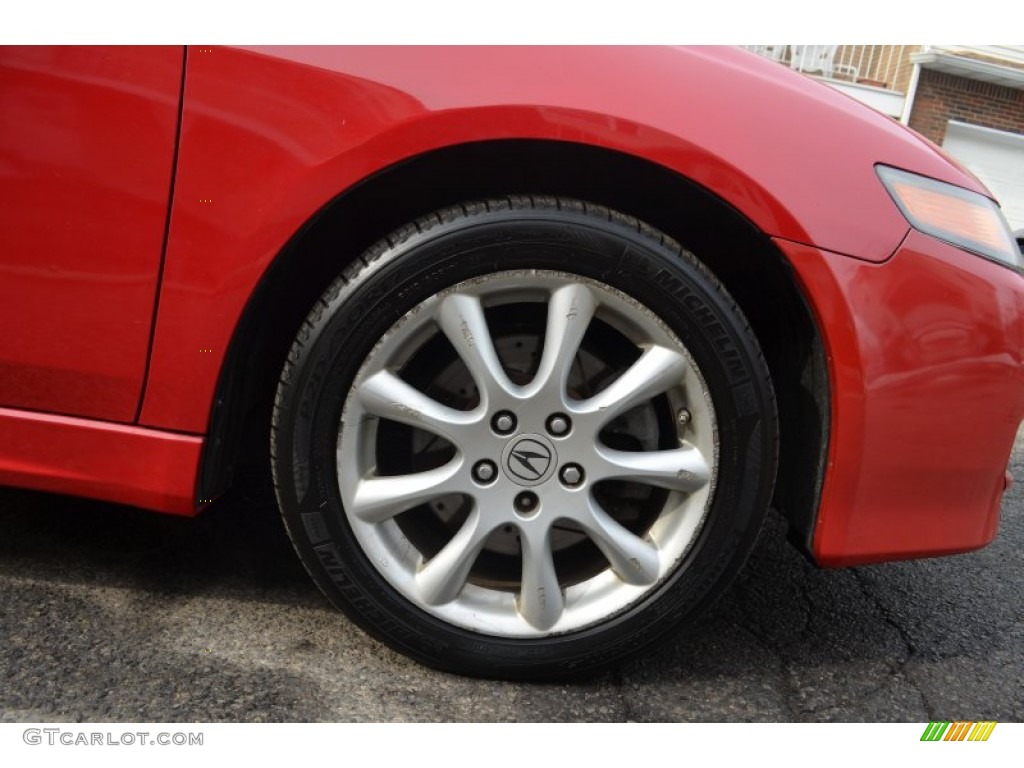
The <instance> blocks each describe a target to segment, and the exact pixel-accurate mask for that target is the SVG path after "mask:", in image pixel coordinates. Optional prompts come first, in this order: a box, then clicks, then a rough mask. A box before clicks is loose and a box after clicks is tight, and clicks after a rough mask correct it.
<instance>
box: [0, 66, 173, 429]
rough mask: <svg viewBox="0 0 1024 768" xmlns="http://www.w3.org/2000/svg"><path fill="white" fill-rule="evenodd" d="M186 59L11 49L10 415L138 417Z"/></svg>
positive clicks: (5, 198) (6, 308)
mask: <svg viewBox="0 0 1024 768" xmlns="http://www.w3.org/2000/svg"><path fill="white" fill-rule="evenodd" d="M184 56H185V54H184V49H183V48H180V47H162V48H160V47H139V48H129V47H104V48H69V47H25V48H0V190H2V203H3V204H2V205H0V407H8V408H26V409H32V410H38V411H48V412H52V413H60V414H70V415H77V416H87V417H92V418H98V419H106V420H111V421H133V420H134V419H135V417H136V412H137V410H138V405H139V398H140V396H141V393H142V387H143V384H144V381H143V380H144V377H145V372H146V359H147V354H148V349H149V342H150V334H151V331H152V324H153V313H154V303H155V301H156V293H157V284H158V280H159V275H160V262H161V254H162V251H163V244H164V234H165V230H166V226H167V209H168V203H169V200H170V194H171V184H172V177H173V166H174V150H175V143H176V139H177V130H178V112H179V105H180V101H181V96H182V75H183V67H184Z"/></svg>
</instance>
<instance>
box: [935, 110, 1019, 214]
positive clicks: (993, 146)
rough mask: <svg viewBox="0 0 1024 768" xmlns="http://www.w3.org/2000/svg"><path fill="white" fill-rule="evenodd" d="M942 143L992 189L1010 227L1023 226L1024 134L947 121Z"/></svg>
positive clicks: (944, 147)
mask: <svg viewBox="0 0 1024 768" xmlns="http://www.w3.org/2000/svg"><path fill="white" fill-rule="evenodd" d="M942 146H943V149H945V150H946V151H947V152H949V154H951V155H952V156H953V157H955V158H956V159H957V160H959V161H960V162H961V163H963V164H964V165H966V166H967V167H968V168H970V169H971V170H972V171H974V174H975V175H976V176H977V177H978V178H979V179H981V180H982V181H983V182H984V183H985V186H987V187H988V188H989V189H991V190H992V192H993V194H995V196H996V198H997V199H998V200H999V202H1000V204H1001V205H1002V206H1003V213H1004V214H1006V218H1007V219H1009V220H1010V227H1011V228H1013V229H1014V230H1018V229H1021V228H1022V227H1024V134H1020V133H1007V132H1006V131H995V130H992V129H991V128H980V127H978V126H976V125H967V124H966V123H957V122H955V121H953V120H950V121H949V125H947V126H946V140H945V141H944V142H943V143H942Z"/></svg>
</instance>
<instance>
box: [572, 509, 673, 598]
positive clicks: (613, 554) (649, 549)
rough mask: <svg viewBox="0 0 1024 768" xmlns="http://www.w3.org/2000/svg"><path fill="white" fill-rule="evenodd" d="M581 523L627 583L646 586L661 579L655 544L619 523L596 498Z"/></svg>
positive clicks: (613, 568)
mask: <svg viewBox="0 0 1024 768" xmlns="http://www.w3.org/2000/svg"><path fill="white" fill-rule="evenodd" d="M579 522H580V524H581V525H582V526H583V529H584V530H585V531H586V532H587V535H589V536H590V538H591V540H592V541H593V542H594V544H596V545H597V548H598V549H600V550H601V552H602V553H603V554H604V556H605V557H606V558H607V559H608V562H609V563H610V564H611V566H612V570H613V571H615V573H616V574H617V575H618V577H619V578H620V579H622V580H623V581H624V582H626V583H627V584H639V585H641V586H646V585H648V584H653V583H654V582H655V581H656V580H657V578H658V568H659V556H658V549H657V547H655V546H654V544H652V543H651V542H649V541H647V540H646V539H642V538H640V537H639V536H637V535H636V534H635V533H633V532H632V531H630V530H629V529H628V528H626V527H624V526H623V525H622V524H621V523H619V522H617V521H616V520H615V519H614V518H612V517H611V515H609V514H608V513H607V512H605V511H604V510H603V509H601V507H600V505H599V504H598V503H597V502H596V501H594V500H593V499H590V501H589V503H588V505H587V516H586V517H585V518H584V519H583V520H580V521H579Z"/></svg>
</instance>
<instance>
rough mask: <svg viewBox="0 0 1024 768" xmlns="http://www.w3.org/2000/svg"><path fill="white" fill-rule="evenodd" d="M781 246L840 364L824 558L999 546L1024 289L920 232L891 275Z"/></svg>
mask: <svg viewBox="0 0 1024 768" xmlns="http://www.w3.org/2000/svg"><path fill="white" fill-rule="evenodd" d="M776 243H777V245H778V246H779V247H780V248H781V249H782V250H783V251H784V252H785V253H786V254H787V256H788V257H789V259H790V261H791V263H792V264H793V266H794V268H795V269H796V271H797V274H798V276H799V279H800V280H801V281H802V282H803V284H804V288H805V290H806V293H807V295H808V296H809V297H810V301H811V303H812V306H813V310H814V312H815V314H816V315H817V319H818V322H819V324H820V327H821V329H822V333H823V335H824V337H825V338H824V341H825V346H826V352H827V355H828V361H829V374H830V379H831V389H832V391H831V395H832V424H831V434H830V444H829V459H828V470H827V472H826V476H825V483H824V487H823V489H822V498H821V503H820V506H819V510H818V518H817V523H816V527H815V530H814V538H813V553H814V556H815V558H816V559H817V561H818V562H819V563H821V564H822V565H830V566H834V565H851V564H855V563H865V562H872V561H880V560H891V559H902V558H910V557H924V556H929V555H941V554H949V553H954V552H964V551H967V550H971V549H977V548H979V547H982V546H984V545H986V544H988V543H989V542H990V541H991V540H992V539H993V538H994V537H995V534H996V530H997V527H998V523H999V507H1000V502H1001V499H1002V495H1003V492H1004V490H1005V489H1006V487H1007V479H1006V467H1007V462H1008V459H1009V455H1010V451H1011V449H1012V447H1013V441H1014V437H1015V435H1016V432H1017V428H1018V425H1019V424H1020V422H1021V420H1022V418H1024V278H1022V277H1021V276H1020V275H1019V274H1017V273H1015V272H1013V271H1012V270H1009V269H1006V268H1004V267H1001V266H999V265H997V264H993V263H991V262H988V261H986V260H984V259H982V258H979V257H976V256H973V255H971V254H968V253H965V252H963V251H961V250H959V249H957V248H954V247H952V246H949V245H946V244H945V243H942V242H939V241H938V240H935V239H933V238H931V237H928V236H925V235H921V234H919V233H917V232H911V233H910V234H909V235H908V236H907V238H906V240H905V241H904V242H903V244H902V245H901V247H900V248H899V250H897V252H896V253H895V254H894V255H893V257H892V258H891V259H889V260H888V261H886V262H884V263H881V264H872V263H868V262H865V261H860V260H858V259H854V258H850V257H848V256H842V255H838V254H834V253H829V252H827V251H822V250H819V249H816V248H811V247H808V246H804V245H798V244H795V243H791V242H787V241H776Z"/></svg>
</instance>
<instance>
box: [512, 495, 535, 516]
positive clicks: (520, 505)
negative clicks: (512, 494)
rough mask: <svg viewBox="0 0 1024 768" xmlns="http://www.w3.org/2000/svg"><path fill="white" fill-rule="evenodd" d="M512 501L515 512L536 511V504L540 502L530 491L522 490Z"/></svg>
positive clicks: (527, 512)
mask: <svg viewBox="0 0 1024 768" xmlns="http://www.w3.org/2000/svg"><path fill="white" fill-rule="evenodd" d="M512 503H513V505H514V506H515V508H516V512H520V513H522V514H529V513H530V512H534V511H536V509H537V505H538V504H540V499H538V498H537V494H535V493H533V492H532V491H523V492H522V493H520V494H518V495H517V496H516V499H515V501H514V502H512Z"/></svg>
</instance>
